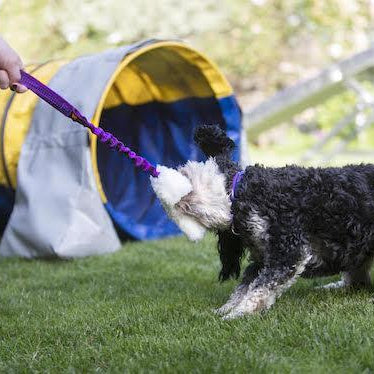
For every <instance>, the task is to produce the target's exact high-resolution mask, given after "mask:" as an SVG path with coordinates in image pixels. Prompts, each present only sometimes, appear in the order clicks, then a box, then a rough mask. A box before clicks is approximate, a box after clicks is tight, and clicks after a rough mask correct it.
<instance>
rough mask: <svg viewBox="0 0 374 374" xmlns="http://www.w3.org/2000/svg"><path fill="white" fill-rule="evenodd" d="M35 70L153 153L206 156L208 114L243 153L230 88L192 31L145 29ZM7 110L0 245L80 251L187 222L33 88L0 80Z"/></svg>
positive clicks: (0, 139) (169, 158)
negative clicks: (137, 39)
mask: <svg viewBox="0 0 374 374" xmlns="http://www.w3.org/2000/svg"><path fill="white" fill-rule="evenodd" d="M26 70H27V71H28V72H29V73H31V74H32V75H34V76H35V77H36V78H37V79H39V80H40V81H42V82H43V83H45V84H47V85H49V86H50V87H51V88H53V89H54V90H55V91H56V92H59V93H60V94H61V95H62V96H63V97H65V98H66V99H67V100H69V101H70V102H71V103H72V104H74V105H75V106H76V107H77V108H78V109H79V110H80V111H81V113H83V114H84V115H86V116H87V118H89V119H92V122H93V123H94V124H95V126H100V127H102V128H103V129H105V130H107V131H109V132H111V133H112V134H113V135H114V136H116V137H117V138H118V139H120V140H121V141H122V142H123V143H125V144H126V145H128V146H129V147H131V148H132V149H134V150H135V151H136V152H137V153H138V154H140V155H142V156H144V157H145V158H147V159H148V160H149V161H150V162H152V163H153V164H163V165H166V166H169V167H175V166H178V165H180V164H182V163H184V162H186V161H187V160H202V159H204V158H203V155H202V153H201V152H200V151H199V150H198V149H197V148H196V147H195V145H194V143H193V133H194V129H195V128H196V127H197V126H199V125H201V124H216V123H218V124H220V125H221V126H222V127H223V128H225V129H226V131H227V133H228V135H229V136H230V137H231V138H232V139H233V140H234V141H235V143H236V145H237V150H236V153H235V155H234V158H235V159H236V160H239V158H240V141H241V112H240V108H239V106H238V103H237V101H236V99H235V96H234V94H233V90H232V88H231V86H230V84H229V83H228V81H227V80H226V78H225V77H224V76H223V74H222V73H221V72H220V71H219V70H218V68H217V67H216V66H215V64H214V63H212V62H211V61H210V60H209V59H208V58H207V57H205V56H204V55H202V54H201V53H199V52H197V51H196V50H194V49H193V48H191V47H190V46H188V45H187V44H185V43H183V42H180V41H157V40H148V41H145V42H141V43H137V44H135V45H131V46H126V47H121V48H117V49H113V50H109V51H105V52H103V53H100V54H96V55H91V56H83V57H80V58H77V59H75V60H73V61H65V60H57V61H50V62H47V63H44V64H41V65H31V66H28V67H27V69H26ZM0 114H1V116H2V117H1V130H0V214H1V225H2V230H3V231H4V233H3V237H2V241H1V244H0V254H1V255H4V256H10V255H19V256H24V257H45V256H58V257H77V256H85V255H90V254H98V253H105V252H112V251H114V250H116V249H118V248H119V247H120V242H119V240H118V236H119V237H120V238H123V237H125V238H134V239H140V240H146V239H156V238H163V237H166V236H171V235H175V234H178V233H179V229H178V228H177V227H176V225H175V224H174V223H173V222H171V221H170V220H169V219H168V217H167V215H166V213H165V212H164V211H163V208H162V207H161V205H160V203H159V201H158V200H157V198H156V196H155V195H154V193H153V191H152V189H151V186H150V183H149V176H148V174H146V173H143V172H141V171H139V170H137V169H136V168H134V166H133V165H132V163H131V162H130V160H128V159H127V158H126V157H124V156H123V155H121V154H119V153H117V152H115V151H113V150H111V149H110V148H109V147H107V146H106V145H105V144H104V145H103V144H101V143H98V142H97V141H96V138H95V137H94V136H91V135H89V133H88V132H87V131H86V129H84V128H81V127H80V126H79V125H77V124H74V123H73V122H71V121H69V119H67V118H65V117H63V116H62V115H61V114H60V113H58V112H57V111H55V110H54V109H53V108H51V107H49V106H48V105H47V104H46V103H44V102H42V101H40V100H39V99H38V98H37V97H36V96H35V95H34V94H33V93H32V92H27V93H25V94H22V95H18V94H14V93H12V92H10V91H4V92H1V94H0ZM109 217H110V218H109Z"/></svg>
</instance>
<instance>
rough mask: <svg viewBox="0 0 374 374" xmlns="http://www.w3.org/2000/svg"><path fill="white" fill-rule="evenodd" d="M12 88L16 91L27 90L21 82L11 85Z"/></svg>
mask: <svg viewBox="0 0 374 374" xmlns="http://www.w3.org/2000/svg"><path fill="white" fill-rule="evenodd" d="M11 90H12V91H16V92H17V93H24V92H26V91H27V87H26V86H24V85H22V84H19V83H14V84H12V86H11Z"/></svg>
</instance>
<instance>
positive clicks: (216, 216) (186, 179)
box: [151, 158, 232, 241]
mask: <svg viewBox="0 0 374 374" xmlns="http://www.w3.org/2000/svg"><path fill="white" fill-rule="evenodd" d="M157 170H158V171H159V173H160V174H159V176H158V177H157V178H153V177H151V184H152V187H153V190H154V191H155V193H156V195H157V197H158V198H159V199H160V201H161V203H162V205H163V206H164V208H165V210H166V212H167V213H168V214H169V216H170V218H172V219H173V220H174V221H175V222H176V223H177V225H178V226H179V227H180V229H181V230H182V231H183V232H184V233H185V234H186V235H187V237H188V238H189V239H190V240H194V241H197V240H200V239H202V238H203V236H204V234H205V232H206V230H209V229H225V228H227V227H228V226H229V225H230V224H231V218H232V217H231V212H230V208H231V202H230V199H229V197H228V195H227V192H226V188H225V183H226V181H225V176H224V175H223V174H222V173H221V172H220V170H219V168H218V165H217V164H216V162H215V160H214V159H213V158H209V159H208V160H207V161H206V162H196V161H188V162H187V163H186V164H185V165H184V166H181V167H179V168H178V169H177V170H175V169H171V168H167V167H165V166H158V167H157Z"/></svg>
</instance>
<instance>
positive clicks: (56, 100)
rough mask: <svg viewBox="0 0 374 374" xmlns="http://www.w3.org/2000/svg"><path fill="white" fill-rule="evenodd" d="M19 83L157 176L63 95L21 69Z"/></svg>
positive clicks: (147, 163) (144, 161) (142, 159)
mask: <svg viewBox="0 0 374 374" xmlns="http://www.w3.org/2000/svg"><path fill="white" fill-rule="evenodd" d="M19 83H20V84H22V85H24V86H26V87H27V88H28V89H29V90H31V91H32V92H34V93H35V94H36V95H37V96H39V97H40V98H41V99H43V100H44V101H45V102H47V103H48V104H49V105H51V106H53V107H54V108H55V109H57V110H58V111H59V112H60V113H62V114H63V115H64V116H66V117H69V118H70V119H72V120H73V121H74V122H78V123H80V124H81V125H83V126H84V127H87V128H88V129H89V130H90V131H91V132H92V133H93V134H94V135H96V136H97V137H98V139H99V140H100V142H101V143H105V144H107V145H108V146H109V147H110V148H112V149H115V150H116V151H118V152H120V153H124V154H125V155H126V156H127V157H128V158H130V159H131V160H132V161H133V162H134V164H135V166H136V167H138V168H140V169H142V170H144V171H146V172H148V173H149V174H150V175H152V177H158V175H159V172H158V171H157V170H156V168H155V166H153V165H152V164H151V163H150V162H149V161H148V160H147V159H145V158H144V157H141V156H138V155H137V154H136V153H135V152H134V151H132V150H131V149H130V148H129V147H126V146H125V145H124V144H123V143H122V142H121V141H119V140H118V139H117V138H116V137H115V136H114V135H112V134H111V133H110V132H106V131H104V130H103V129H102V128H101V127H96V126H95V125H93V124H92V123H91V122H89V121H88V120H87V118H86V117H84V116H83V115H82V114H81V113H80V112H79V110H78V109H76V108H75V107H74V106H73V105H71V104H70V103H69V102H68V101H66V100H65V99H64V98H63V97H61V96H60V95H58V94H57V93H56V92H55V91H53V90H52V89H51V88H49V87H47V86H46V85H45V84H43V83H42V82H40V81H38V80H37V79H36V78H34V77H33V76H32V75H30V74H27V73H26V72H24V71H21V80H20V81H19Z"/></svg>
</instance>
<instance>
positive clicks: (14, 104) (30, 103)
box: [0, 60, 66, 188]
mask: <svg viewBox="0 0 374 374" xmlns="http://www.w3.org/2000/svg"><path fill="white" fill-rule="evenodd" d="M65 63H66V61H63V60H59V61H50V62H48V63H46V64H43V65H40V66H39V67H38V66H35V65H30V66H28V67H27V69H26V70H28V71H33V73H32V74H33V75H34V76H35V77H36V78H37V79H39V80H40V81H42V82H43V83H48V82H49V81H50V80H51V78H52V77H53V76H54V75H55V74H56V72H57V70H58V69H59V68H60V67H61V66H62V65H64V64H65ZM37 102H38V97H37V96H36V95H35V94H34V93H33V92H31V91H28V92H25V93H24V94H22V95H17V94H14V93H12V92H11V91H10V90H9V91H8V92H6V93H5V94H2V95H0V113H2V121H1V126H2V128H1V132H2V135H3V136H2V144H1V146H0V150H1V152H2V156H3V158H4V160H3V162H4V163H5V165H6V168H7V173H8V177H9V181H8V180H7V176H6V171H5V170H4V165H3V162H0V184H1V185H4V186H8V182H10V186H8V187H12V188H15V187H16V184H17V165H18V160H19V156H20V152H21V147H22V144H23V142H24V140H25V137H26V135H27V132H28V130H29V127H30V124H31V119H32V116H33V113H34V109H35V106H36V104H37ZM8 124H9V125H8Z"/></svg>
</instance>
